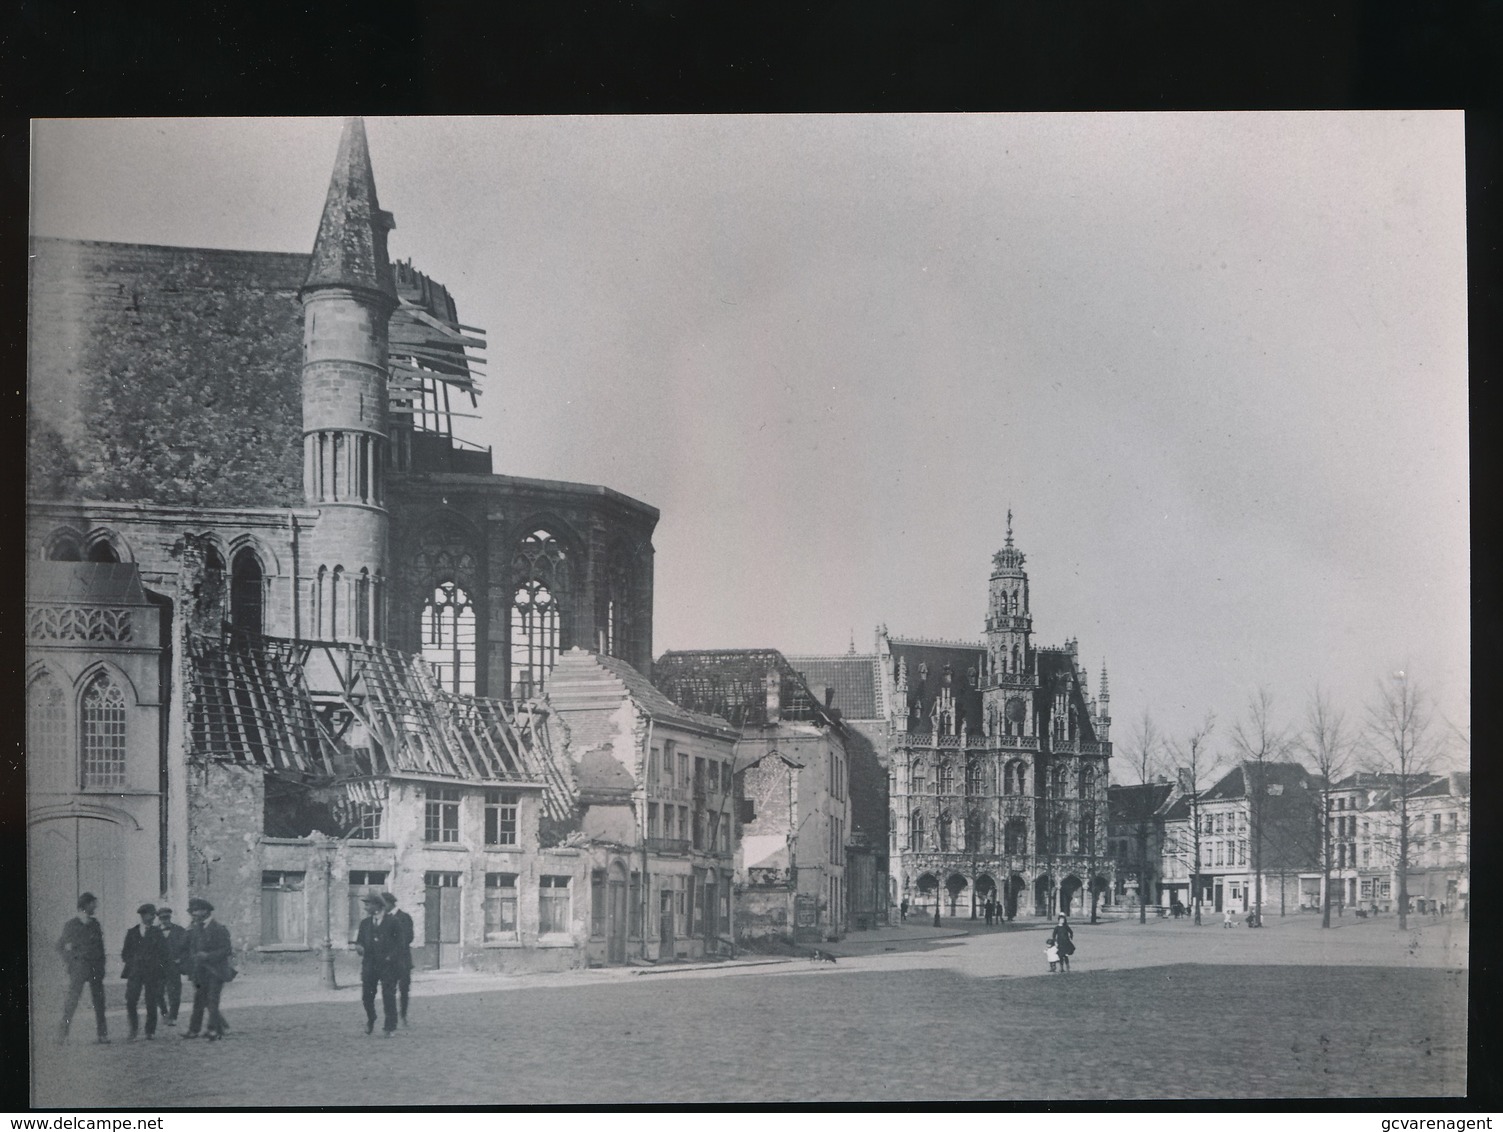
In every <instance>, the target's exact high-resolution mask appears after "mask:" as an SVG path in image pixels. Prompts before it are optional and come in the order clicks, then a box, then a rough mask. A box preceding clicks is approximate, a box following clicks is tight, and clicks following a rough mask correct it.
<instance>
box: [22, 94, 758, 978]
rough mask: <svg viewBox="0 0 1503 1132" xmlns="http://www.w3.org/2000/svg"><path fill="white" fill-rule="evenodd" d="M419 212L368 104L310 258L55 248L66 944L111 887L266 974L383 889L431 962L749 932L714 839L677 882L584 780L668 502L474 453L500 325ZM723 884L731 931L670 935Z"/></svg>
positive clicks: (105, 902)
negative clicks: (455, 271)
mask: <svg viewBox="0 0 1503 1132" xmlns="http://www.w3.org/2000/svg"><path fill="white" fill-rule="evenodd" d="M394 226H395V225H394V221H393V218H392V216H391V215H390V214H389V213H388V212H386V211H384V210H382V209H381V207H380V205H379V203H378V200H377V195H376V185H375V178H374V175H373V172H372V166H371V160H370V155H369V150H368V145H367V141H366V134H365V128H364V125H363V123H362V122H361V121H359V120H358V119H352V120H350V121H348V122H347V123H346V124H345V125H344V128H343V132H342V135H341V137H340V140H339V145H338V152H337V157H336V162H335V168H334V172H333V176H332V178H331V180H330V183H329V189H328V195H327V199H326V203H325V206H324V211H323V214H322V219H321V222H320V224H319V228H318V234H317V238H316V242H315V244H314V247H313V250H312V253H311V255H309V254H286V253H271V252H243V251H224V250H211V249H200V248H184V247H163V246H146V245H135V244H120V243H103V242H90V241H80V240H69V239H51V238H45V239H44V238H36V239H33V240H32V243H31V253H32V256H31V312H30V326H29V332H30V354H29V360H28V365H29V371H28V378H29V419H28V438H29V452H28V506H27V516H26V537H27V563H26V567H27V590H26V593H27V607H26V634H27V667H26V703H27V780H28V782H27V791H28V794H27V806H28V853H29V869H30V883H29V893H30V908H29V912H30V922H31V923H32V924H33V925H34V928H33V931H34V932H36V933H38V935H37V936H36V938H34V939H33V946H34V947H41V948H46V947H49V946H50V944H51V937H52V936H53V935H54V933H55V932H56V930H57V925H58V924H60V923H61V922H62V921H63V920H64V919H65V918H66V917H67V916H69V915H71V914H72V910H73V903H74V898H75V896H76V895H77V893H78V892H79V891H82V890H89V891H92V892H94V893H95V894H97V895H98V896H99V897H100V900H101V909H100V915H101V919H102V920H103V922H104V925H105V929H106V934H107V936H108V937H109V938H115V937H116V935H117V934H118V931H120V930H123V929H124V927H125V926H127V925H128V924H129V923H130V922H131V920H132V914H131V909H133V908H134V907H135V906H136V905H137V904H138V903H139V902H141V901H143V900H153V901H158V900H165V901H167V902H169V903H171V904H173V905H174V906H175V907H177V908H179V909H182V908H184V907H185V906H186V901H187V898H188V895H189V894H190V893H191V894H193V895H203V896H207V897H208V898H209V899H210V900H212V901H213V902H214V903H215V905H216V907H217V909H218V911H217V916H218V918H219V919H220V920H221V921H222V922H224V923H225V924H226V925H227V926H228V927H229V929H230V931H231V934H232V936H233V938H234V939H235V941H236V946H237V949H238V951H239V952H240V953H241V954H242V955H244V956H245V957H247V958H248V959H250V960H251V961H253V962H255V961H265V962H296V961H300V960H301V961H307V962H311V960H312V956H313V955H314V954H316V953H318V952H320V951H321V950H323V949H324V948H325V947H326V946H327V947H328V948H330V949H331V950H332V951H334V952H336V953H344V954H346V955H347V954H348V952H349V949H350V948H351V946H352V940H353V938H354V931H355V925H356V923H357V922H358V918H359V906H360V897H361V896H362V895H363V894H365V893H366V892H367V891H370V890H373V889H374V890H382V889H384V890H389V891H391V892H393V893H394V894H395V895H396V896H397V897H398V899H399V900H400V901H401V903H402V905H403V906H405V907H406V908H408V909H409V910H410V911H411V912H412V914H413V919H414V922H415V929H416V940H415V942H414V951H415V955H417V956H418V957H419V959H418V961H419V962H420V963H422V964H425V965H426V966H429V967H450V966H465V967H470V968H487V969H549V968H553V967H562V966H576V965H579V964H581V963H585V962H608V961H617V962H619V961H624V959H625V958H626V955H627V953H626V949H625V947H624V944H622V945H621V946H618V942H619V941H623V940H624V939H625V938H626V937H627V935H628V933H630V934H631V935H632V936H633V937H634V938H635V940H637V941H638V942H637V943H634V945H633V946H634V948H636V951H635V952H634V954H641V953H642V952H643V951H645V950H646V945H645V943H643V942H641V939H642V935H643V933H644V928H646V930H648V931H652V932H655V933H656V934H655V935H654V952H655V953H656V944H657V942H658V941H661V940H665V939H671V938H673V933H674V932H675V931H677V932H678V933H679V935H680V938H682V937H686V936H691V935H692V936H694V937H695V947H694V952H695V953H702V952H703V951H704V950H713V949H714V948H715V947H717V946H718V941H719V940H720V939H721V938H722V937H723V936H724V937H728V936H729V934H730V931H731V928H730V922H729V921H730V910H729V898H728V888H729V884H728V878H727V877H725V876H724V874H723V873H721V872H718V871H716V869H715V868H713V867H711V866H712V865H713V862H710V861H709V859H708V858H707V865H706V871H705V872H704V873H703V874H701V873H698V872H696V873H691V872H690V869H689V866H688V865H687V864H685V865H684V866H683V868H682V870H681V871H682V873H683V879H682V880H681V881H680V880H676V881H674V882H673V885H674V886H675V887H671V888H670V889H668V890H664V889H663V887H662V885H658V886H656V887H654V886H653V885H652V882H651V877H650V876H649V877H643V876H642V875H641V874H642V873H643V871H644V869H648V870H650V869H651V867H652V861H651V860H649V861H647V863H646V864H645V865H644V860H643V858H641V857H636V858H633V857H631V856H630V847H631V845H632V844H634V843H635V842H634V840H633V837H632V836H628V833H630V832H631V831H629V830H628V831H627V832H626V833H623V832H622V831H621V830H617V829H616V828H615V827H616V826H617V825H620V824H621V822H620V821H614V824H611V823H605V825H602V824H601V823H600V822H598V821H597V822H595V823H594V824H593V825H592V822H591V819H590V809H591V806H592V805H596V804H599V805H606V804H616V803H619V802H620V801H621V798H620V797H618V796H616V795H613V794H612V792H611V789H608V788H607V789H604V790H602V788H601V785H600V783H599V782H597V781H594V780H593V779H590V780H588V781H586V782H585V783H584V786H585V789H583V790H582V789H581V778H580V775H579V767H578V766H577V765H576V764H575V762H574V760H573V759H572V758H571V755H570V746H569V727H570V723H569V719H568V715H567V712H563V711H560V710H559V709H558V708H556V707H555V706H554V705H552V704H551V703H550V701H549V700H548V698H547V693H548V691H549V684H550V679H551V677H552V672H553V668H554V665H555V663H556V662H557V661H558V659H559V657H560V655H561V654H563V653H564V652H566V651H567V650H570V649H572V648H576V647H582V648H583V649H586V650H590V651H592V652H595V653H598V654H600V656H601V657H602V659H610V660H611V661H612V662H613V663H619V664H620V665H622V666H623V667H625V668H627V669H628V670H635V671H639V672H646V671H648V670H649V669H650V664H651V657H652V592H653V548H652V542H651V539H652V534H653V530H654V527H655V525H656V523H657V520H658V512H657V511H656V510H655V509H654V508H652V507H650V506H648V505H646V504H644V503H641V502H638V501H637V500H634V499H631V498H628V497H627V496H625V495H622V494H620V493H618V492H615V491H613V490H611V489H610V488H608V487H603V486H599V485H594V484H576V483H564V482H555V481H545V480H534V479H526V478H521V477H514V476H505V475H499V474H495V473H494V472H493V470H492V453H491V451H490V450H489V449H480V448H476V447H475V446H473V445H470V444H467V443H465V442H463V441H461V440H459V439H457V438H456V437H455V435H454V428H453V419H454V417H455V416H456V415H459V411H458V408H457V407H456V406H461V405H463V404H464V403H468V404H469V405H474V404H475V402H476V398H477V397H478V396H479V393H480V384H481V380H482V378H481V374H480V367H481V365H482V364H483V359H481V358H480V356H479V351H480V350H482V349H483V348H484V338H483V331H481V330H479V329H477V328H474V327H470V326H466V325H464V324H462V323H461V322H460V321H459V316H458V312H457V310H456V307H455V304H454V301H453V299H452V298H451V297H450V295H449V294H448V292H447V290H446V289H445V288H444V287H443V286H442V285H440V284H439V283H437V282H436V281H434V280H432V279H430V278H428V277H427V276H425V275H424V274H422V273H421V272H420V271H418V270H417V269H415V268H414V267H413V266H412V265H411V263H410V262H398V263H395V264H393V263H392V262H391V261H390V259H389V255H388V249H387V241H388V233H389V232H390V231H391V230H392V229H393V228H394ZM691 725H692V726H691ZM686 726H690V727H691V729H692V728H693V727H697V728H698V732H696V733H697V734H698V733H703V734H704V735H705V736H707V737H708V738H709V739H710V740H711V741H713V742H721V743H727V744H728V743H729V742H730V736H731V735H732V733H731V732H729V731H728V730H727V731H725V733H724V734H723V735H722V734H719V733H717V732H716V731H715V726H714V725H713V724H710V723H705V722H703V721H697V722H696V721H690V723H689V724H686ZM586 777H587V779H588V776H586ZM598 777H599V776H598V775H597V776H596V778H598ZM607 786H609V784H607ZM618 794H619V792H618ZM626 815H627V818H626V821H627V824H628V825H631V826H632V828H633V829H635V827H636V825H640V826H641V829H640V831H639V833H640V837H639V840H640V841H641V843H642V844H646V840H647V838H648V836H649V834H648V831H647V829H646V826H645V817H643V816H642V815H641V814H639V813H637V812H636V811H634V810H632V809H631V808H630V807H628V808H627V810H626ZM613 820H614V819H613ZM606 826H609V828H610V830H611V832H610V836H609V837H607V838H606V839H605V842H600V841H599V838H595V839H594V840H592V836H593V835H592V830H595V831H596V832H598V829H599V828H605V827H606ZM597 827H598V828H597ZM654 836H656V834H655V832H654ZM709 836H710V837H712V838H713V839H714V840H715V841H716V847H717V848H718V846H719V844H720V843H721V842H722V841H724V843H725V844H726V846H727V849H726V852H727V853H728V852H729V848H728V846H729V839H730V838H731V837H733V836H734V830H732V829H731V828H730V824H729V822H727V825H726V828H725V829H724V830H716V831H715V832H713V833H711V834H709ZM602 844H604V848H602ZM612 846H614V847H615V848H612ZM696 868H697V866H696ZM618 872H619V873H620V877H619V883H620V886H621V893H620V899H618V898H617V894H616V884H617V873H618ZM628 873H630V876H631V879H630V880H628V877H627V874H628ZM692 877H698V878H699V879H698V883H699V886H700V890H699V900H700V901H702V902H703V903H702V904H701V915H700V917H699V919H698V920H695V919H694V918H693V916H692V909H693V908H694V896H693V895H691V896H690V897H689V904H688V907H689V909H690V910H691V911H690V913H689V916H688V918H684V917H683V916H680V917H679V918H678V919H677V921H676V923H670V925H669V927H668V928H666V929H664V928H661V927H660V925H659V919H660V917H659V915H658V913H659V911H660V910H662V909H669V907H670V904H672V911H673V912H674V913H679V912H680V911H681V909H682V906H683V905H682V902H683V899H684V897H683V895H682V893H684V892H685V891H690V892H692V889H691V888H690V885H691V883H692V882H691V878H692ZM706 878H708V880H709V882H710V890H709V895H708V896H706V895H705V893H704V887H705V881H706ZM716 880H718V881H719V882H720V886H719V890H718V891H719V893H720V895H718V896H717V895H716V891H717V890H716V888H715V885H714V882H715V881H716ZM628 887H629V889H630V898H628V897H627V892H628ZM664 891H671V892H672V893H673V896H672V897H669V898H667V899H666V900H665V902H663V903H661V904H658V903H654V904H653V905H652V906H651V908H650V910H646V911H644V908H645V906H646V901H648V900H649V899H651V900H654V901H658V900H660V899H663V897H662V893H663V892H664ZM633 901H635V902H636V903H635V904H634V903H633ZM668 947H669V948H670V954H672V953H675V952H680V953H682V952H683V948H682V947H680V946H678V945H676V944H673V943H669V944H668Z"/></svg>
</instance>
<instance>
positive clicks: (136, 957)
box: [120, 904, 167, 1042]
mask: <svg viewBox="0 0 1503 1132" xmlns="http://www.w3.org/2000/svg"><path fill="white" fill-rule="evenodd" d="M136 915H138V916H140V917H141V922H140V923H139V924H137V925H136V926H135V927H133V928H131V929H130V931H128V932H126V933H125V945H124V946H123V947H121V948H120V959H121V961H122V962H123V963H124V964H125V969H124V970H123V971H121V972H120V977H121V978H122V979H124V980H125V1016H126V1018H127V1019H128V1020H129V1021H130V1035H129V1037H128V1038H127V1040H128V1041H132V1042H133V1041H135V1040H136V1030H137V1028H138V1025H139V1019H138V1016H137V1013H136V1004H137V1003H139V1002H140V1001H141V992H142V991H143V990H144V991H145V992H146V1040H147V1041H151V1039H152V1038H154V1037H156V1036H157V1006H158V1005H159V1004H160V1002H161V999H162V974H163V972H164V971H165V970H166V968H167V940H166V938H165V937H164V936H163V935H162V933H161V932H160V931H158V930H157V922H156V921H157V907H156V905H155V904H142V905H141V907H139V908H137V909H136Z"/></svg>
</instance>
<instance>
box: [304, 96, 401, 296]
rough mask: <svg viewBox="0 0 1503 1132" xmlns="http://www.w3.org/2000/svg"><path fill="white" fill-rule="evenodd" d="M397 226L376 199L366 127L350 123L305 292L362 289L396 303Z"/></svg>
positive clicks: (354, 121) (346, 126) (342, 136)
mask: <svg viewBox="0 0 1503 1132" xmlns="http://www.w3.org/2000/svg"><path fill="white" fill-rule="evenodd" d="M394 227H396V225H395V223H394V222H393V221H392V217H391V213H389V212H383V211H382V210H381V206H380V204H379V203H378V202H377V200H376V178H375V175H374V174H373V173H372V172H371V153H370V147H369V146H368V145H367V144H366V140H365V123H364V122H363V121H362V120H361V119H359V118H346V119H345V123H344V131H343V132H342V133H341V134H340V135H339V153H338V155H337V156H336V157H335V158H334V174H333V176H331V177H330V178H329V195H328V196H327V197H326V198H325V199H324V215H323V219H322V220H320V221H319V223H318V239H317V240H316V241H314V244H313V257H312V262H311V263H310V264H309V266H308V278H307V280H306V282H304V284H303V290H305V291H307V290H310V289H312V288H314V287H357V288H360V289H362V290H366V291H377V292H380V293H381V294H383V295H386V296H387V297H388V298H390V299H391V300H392V301H393V302H395V301H396V297H397V288H396V283H395V282H394V281H393V279H392V274H391V260H390V259H388V258H387V255H386V233H387V232H388V231H389V230H390V229H392V228H394Z"/></svg>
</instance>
